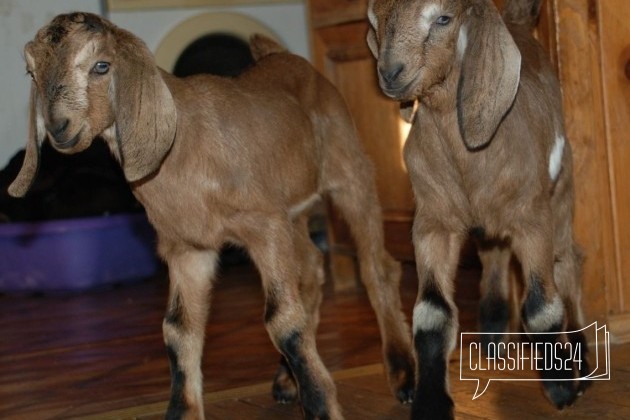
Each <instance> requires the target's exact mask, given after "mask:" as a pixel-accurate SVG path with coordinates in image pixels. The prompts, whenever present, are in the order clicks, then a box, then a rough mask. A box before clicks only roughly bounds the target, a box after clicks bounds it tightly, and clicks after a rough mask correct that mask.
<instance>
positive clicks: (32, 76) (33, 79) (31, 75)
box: [26, 70, 35, 81]
mask: <svg viewBox="0 0 630 420" xmlns="http://www.w3.org/2000/svg"><path fill="white" fill-rule="evenodd" d="M26 74H28V76H29V77H30V78H31V80H32V81H35V75H34V74H33V72H32V71H30V70H29V71H27V72H26Z"/></svg>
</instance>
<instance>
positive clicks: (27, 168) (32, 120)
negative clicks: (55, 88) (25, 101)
mask: <svg viewBox="0 0 630 420" xmlns="http://www.w3.org/2000/svg"><path fill="white" fill-rule="evenodd" d="M29 114H30V115H29V133H28V140H27V142H26V151H25V154H24V162H23V163H22V168H21V169H20V172H19V173H18V175H17V177H16V178H15V180H14V181H13V182H12V183H11V185H9V188H8V189H7V191H8V192H9V194H10V195H11V196H13V197H24V195H26V193H27V192H28V189H29V188H30V187H31V185H32V184H33V181H34V180H35V176H36V175H37V168H38V167H39V149H40V144H41V142H42V141H43V140H44V137H45V135H46V131H45V129H44V127H43V117H42V116H41V109H40V104H39V99H38V96H37V89H36V88H35V83H31V99H30V111H29ZM38 119H39V120H40V121H41V124H39V126H38Z"/></svg>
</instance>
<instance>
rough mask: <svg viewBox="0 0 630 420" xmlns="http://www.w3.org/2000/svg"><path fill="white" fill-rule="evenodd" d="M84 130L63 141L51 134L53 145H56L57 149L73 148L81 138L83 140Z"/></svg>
mask: <svg viewBox="0 0 630 420" xmlns="http://www.w3.org/2000/svg"><path fill="white" fill-rule="evenodd" d="M82 132H83V129H81V130H79V132H78V133H77V134H76V135H75V136H74V137H71V138H70V139H68V140H62V141H59V140H58V139H56V138H55V137H53V136H52V135H50V139H51V143H52V144H53V146H55V149H59V150H68V149H71V148H73V147H74V146H76V145H77V143H78V142H79V140H81V133H82Z"/></svg>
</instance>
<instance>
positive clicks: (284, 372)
mask: <svg viewBox="0 0 630 420" xmlns="http://www.w3.org/2000/svg"><path fill="white" fill-rule="evenodd" d="M271 394H272V395H273V399H274V400H275V401H276V402H277V403H280V404H292V403H295V402H296V401H297V400H298V389H297V384H296V383H295V379H294V378H293V374H292V373H291V369H290V368H289V366H288V364H287V362H286V360H285V359H284V357H283V358H282V359H281V360H280V366H279V367H278V371H277V372H276V376H275V378H273V386H272V388H271Z"/></svg>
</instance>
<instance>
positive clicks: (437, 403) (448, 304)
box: [411, 221, 463, 420]
mask: <svg viewBox="0 0 630 420" xmlns="http://www.w3.org/2000/svg"><path fill="white" fill-rule="evenodd" d="M417 224H418V223H417V221H416V225H417ZM413 242H414V247H415V254H416V264H417V270H418V280H419V286H418V298H417V300H416V304H415V307H414V309H413V339H414V347H415V352H416V358H417V361H418V366H417V375H416V376H417V378H416V381H417V383H416V390H415V395H414V398H413V406H412V416H411V418H412V419H414V420H417V419H451V418H453V400H452V399H451V396H450V394H449V383H448V358H449V355H450V353H451V352H452V351H453V349H454V348H455V344H456V341H457V340H456V339H457V329H458V321H457V307H456V306H455V304H454V301H453V294H454V290H453V282H454V279H455V275H456V271H457V261H458V259H459V252H460V249H461V246H462V242H463V237H462V236H461V235H459V234H455V233H450V232H436V231H430V232H422V231H420V229H418V228H417V227H416V226H414V232H413Z"/></svg>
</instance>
